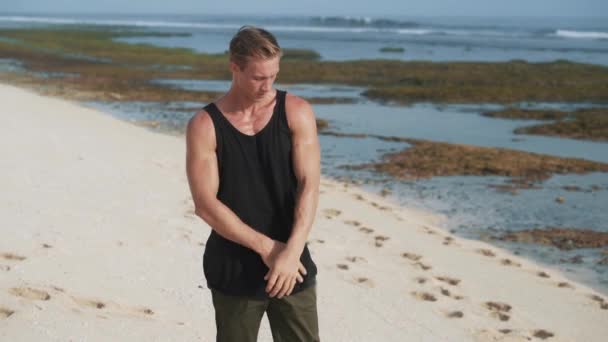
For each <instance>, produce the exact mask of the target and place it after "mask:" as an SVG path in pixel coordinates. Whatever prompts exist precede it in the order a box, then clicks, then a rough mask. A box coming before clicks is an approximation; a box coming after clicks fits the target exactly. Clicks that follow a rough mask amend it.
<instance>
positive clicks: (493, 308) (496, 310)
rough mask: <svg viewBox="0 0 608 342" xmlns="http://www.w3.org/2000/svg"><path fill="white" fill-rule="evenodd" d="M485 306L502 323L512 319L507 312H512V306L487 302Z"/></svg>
mask: <svg viewBox="0 0 608 342" xmlns="http://www.w3.org/2000/svg"><path fill="white" fill-rule="evenodd" d="M484 306H485V308H486V309H488V310H490V312H491V315H492V317H496V318H498V319H500V320H501V321H508V320H509V319H510V318H511V317H510V316H509V315H507V312H509V311H511V305H509V304H507V303H500V302H485V303H484Z"/></svg>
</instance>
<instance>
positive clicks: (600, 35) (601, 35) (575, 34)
mask: <svg viewBox="0 0 608 342" xmlns="http://www.w3.org/2000/svg"><path fill="white" fill-rule="evenodd" d="M555 35H556V36H558V37H564V38H582V39H608V32H598V31H572V30H557V31H555Z"/></svg>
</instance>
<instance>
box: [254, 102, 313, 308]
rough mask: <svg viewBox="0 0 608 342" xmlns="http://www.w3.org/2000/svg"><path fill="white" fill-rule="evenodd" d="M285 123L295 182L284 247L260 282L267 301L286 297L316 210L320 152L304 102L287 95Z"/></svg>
mask: <svg viewBox="0 0 608 342" xmlns="http://www.w3.org/2000/svg"><path fill="white" fill-rule="evenodd" d="M286 111H287V120H288V123H289V128H290V130H291V133H292V135H291V141H292V158H293V160H292V162H293V166H294V172H295V175H296V178H297V180H298V189H297V194H296V205H295V211H294V225H293V227H292V228H293V229H292V232H291V235H290V237H289V239H288V240H287V246H286V248H285V249H284V250H282V251H281V252H280V253H278V255H277V257H276V259H275V260H274V262H273V263H272V267H271V268H270V270H269V271H268V274H266V277H264V279H267V280H268V283H267V285H266V291H267V292H268V293H269V295H270V296H271V297H274V296H278V298H281V297H283V296H284V295H287V296H288V295H290V294H291V292H292V291H293V287H294V284H295V281H294V279H293V277H292V276H291V275H290V270H293V269H294V267H295V265H296V264H298V263H299V260H300V256H301V255H302V251H303V250H304V246H305V244H306V239H307V237H308V233H309V232H310V230H311V228H312V223H313V221H314V218H315V212H316V210H317V203H318V200H319V182H320V173H321V171H320V168H321V167H320V159H321V157H320V154H321V153H320V151H319V150H320V149H319V140H318V137H317V124H316V120H315V116H314V113H313V111H312V108H311V107H310V105H309V104H308V102H306V101H304V100H302V99H300V98H299V97H295V96H290V95H288V97H287V101H286Z"/></svg>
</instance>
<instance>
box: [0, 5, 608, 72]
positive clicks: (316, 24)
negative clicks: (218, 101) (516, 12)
mask: <svg viewBox="0 0 608 342" xmlns="http://www.w3.org/2000/svg"><path fill="white" fill-rule="evenodd" d="M606 19H607V18H533V17H530V18H504V17H503V18H500V17H498V18H488V17H484V18H479V17H411V18H393V17H385V18H366V17H361V18H356V17H301V16H293V17H287V16H280V17H261V16H218V15H213V16H210V15H124V14H123V15H117V14H104V15H90V14H88V15H85V14H70V15H68V14H66V15H60V14H54V15H49V14H44V15H42V14H38V15H36V14H29V15H26V14H0V27H32V26H47V25H83V24H85V25H99V26H129V27H138V28H141V29H145V30H151V31H161V32H182V33H184V32H185V33H190V34H191V36H189V37H164V38H159V37H141V38H126V39H122V40H124V41H127V42H132V43H150V44H155V45H160V46H167V47H186V48H192V49H194V50H196V51H200V52H207V53H222V52H224V51H225V50H226V49H227V42H228V41H229V40H230V38H231V37H232V35H233V34H234V32H235V31H236V30H237V29H238V28H239V27H241V26H242V25H245V24H247V25H257V26H262V27H264V28H266V29H268V30H270V31H271V32H273V33H274V34H275V35H276V36H277V38H278V40H279V42H280V44H281V46H282V47H285V48H303V49H312V50H315V51H317V52H318V53H320V55H321V58H322V59H323V60H352V59H375V58H386V59H400V60H430V61H508V60H513V59H520V60H526V61H530V62H541V61H552V60H557V59H566V60H571V61H576V62H581V63H591V64H601V65H607V64H608V20H606ZM387 46H390V47H400V48H403V50H404V51H403V52H394V53H383V52H381V51H380V49H381V48H383V47H387Z"/></svg>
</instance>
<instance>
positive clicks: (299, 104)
mask: <svg viewBox="0 0 608 342" xmlns="http://www.w3.org/2000/svg"><path fill="white" fill-rule="evenodd" d="M290 109H291V110H292V111H301V110H307V109H311V106H310V103H308V101H306V100H305V99H303V98H301V97H299V96H298V95H295V94H292V93H287V94H286V95H285V110H287V111H288V112H289V111H290Z"/></svg>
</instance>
